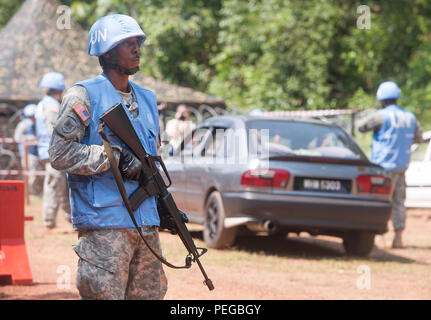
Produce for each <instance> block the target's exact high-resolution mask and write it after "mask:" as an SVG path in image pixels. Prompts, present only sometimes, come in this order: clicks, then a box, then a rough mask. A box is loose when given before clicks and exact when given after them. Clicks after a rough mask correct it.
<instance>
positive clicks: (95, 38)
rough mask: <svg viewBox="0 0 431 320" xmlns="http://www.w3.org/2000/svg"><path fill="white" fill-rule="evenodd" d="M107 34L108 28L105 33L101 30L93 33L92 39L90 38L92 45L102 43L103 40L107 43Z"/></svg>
mask: <svg viewBox="0 0 431 320" xmlns="http://www.w3.org/2000/svg"><path fill="white" fill-rule="evenodd" d="M106 33H107V29H106V28H104V29H103V32H102V31H101V30H99V29H96V30H94V31H93V32H91V38H90V42H91V44H95V43H96V42H100V41H101V40H102V41H106Z"/></svg>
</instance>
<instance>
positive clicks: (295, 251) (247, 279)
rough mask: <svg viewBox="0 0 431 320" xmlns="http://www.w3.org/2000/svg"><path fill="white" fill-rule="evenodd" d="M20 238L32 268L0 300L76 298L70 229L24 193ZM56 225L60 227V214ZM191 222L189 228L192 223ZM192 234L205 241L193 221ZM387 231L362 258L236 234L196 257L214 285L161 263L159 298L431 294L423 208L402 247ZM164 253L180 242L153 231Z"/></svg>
mask: <svg viewBox="0 0 431 320" xmlns="http://www.w3.org/2000/svg"><path fill="white" fill-rule="evenodd" d="M32 201H33V204H32V205H31V206H28V207H26V215H30V216H34V221H30V222H25V237H26V245H27V251H28V256H29V260H30V264H31V269H32V273H33V281H34V283H33V284H32V285H23V286H11V285H3V286H0V299H37V300H39V299H78V298H79V297H78V292H77V290H76V288H75V285H74V279H75V274H76V264H77V256H76V255H75V254H74V252H73V250H72V245H73V244H74V243H75V242H76V239H77V234H76V233H69V234H45V233H44V230H43V225H42V219H41V203H40V201H37V200H34V199H33V200H32ZM58 223H59V225H60V226H63V227H64V226H66V222H65V221H64V219H63V217H62V216H61V215H59V216H58ZM194 228H195V229H194ZM194 228H193V226H191V229H194V230H196V231H195V232H193V234H194V235H195V236H196V237H195V241H196V242H197V245H198V246H205V245H204V243H203V242H202V240H201V233H200V232H198V227H197V226H194ZM392 236H393V233H392V232H391V231H390V232H389V233H387V234H386V235H385V237H380V236H379V237H377V238H376V246H375V248H374V249H373V251H372V253H371V255H370V256H369V257H368V258H362V259H356V258H349V257H345V256H344V251H343V249H342V245H341V240H339V239H337V238H331V237H320V236H319V237H315V238H313V237H310V236H308V235H307V234H305V233H304V234H301V236H300V237H298V236H296V235H289V237H288V238H287V239H281V240H280V239H279V240H276V239H270V238H267V237H252V238H244V239H241V240H239V241H238V242H237V244H235V246H234V247H233V248H231V249H230V250H210V251H209V252H208V253H207V254H206V255H205V256H204V257H203V258H202V260H201V261H202V263H203V264H204V266H205V269H206V271H207V273H208V275H209V276H210V278H211V279H212V280H213V282H214V285H215V287H216V289H215V290H214V291H212V292H209V291H208V289H207V288H206V287H205V286H204V285H203V284H202V280H203V278H202V275H201V273H200V272H199V269H198V268H197V266H193V268H192V269H191V270H172V269H168V268H165V271H166V273H167V276H168V280H169V287H168V292H167V295H166V297H165V298H166V299H180V300H183V299H184V300H194V299H215V300H218V299H246V300H248V299H254V300H262V299H264V300H266V299H274V300H284V299H286V300H287V299H431V277H430V275H431V212H426V211H425V212H419V213H416V212H408V221H407V230H406V232H405V243H406V245H407V248H406V249H396V250H395V249H391V248H390V243H391V240H392ZM161 241H162V244H163V251H164V255H165V256H167V257H168V260H169V258H170V259H171V260H174V261H175V262H178V263H179V264H180V263H182V262H183V257H184V255H183V253H184V251H183V249H182V245H181V243H180V241H179V240H178V239H177V238H176V237H175V236H172V235H170V234H167V233H162V234H161Z"/></svg>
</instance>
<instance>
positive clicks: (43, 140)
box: [35, 96, 60, 160]
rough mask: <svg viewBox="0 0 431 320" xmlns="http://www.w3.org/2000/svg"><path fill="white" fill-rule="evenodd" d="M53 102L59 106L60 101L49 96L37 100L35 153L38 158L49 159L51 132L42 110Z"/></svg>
mask: <svg viewBox="0 0 431 320" xmlns="http://www.w3.org/2000/svg"><path fill="white" fill-rule="evenodd" d="M52 104H55V105H57V106H58V107H60V103H58V101H57V100H55V99H54V98H53V97H51V96H45V97H43V99H42V100H41V101H40V102H39V104H38V105H37V108H36V115H35V118H36V123H35V125H36V134H37V140H38V141H37V153H38V155H39V158H40V160H47V159H49V154H48V149H49V140H50V139H51V132H49V129H48V125H47V124H46V119H45V115H44V110H45V108H46V107H47V106H48V105H52Z"/></svg>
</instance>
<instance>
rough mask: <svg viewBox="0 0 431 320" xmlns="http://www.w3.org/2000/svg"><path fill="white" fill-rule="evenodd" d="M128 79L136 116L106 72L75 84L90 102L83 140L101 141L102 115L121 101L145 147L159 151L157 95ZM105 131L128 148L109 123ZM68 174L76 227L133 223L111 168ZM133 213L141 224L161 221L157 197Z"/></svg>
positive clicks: (129, 185) (131, 186)
mask: <svg viewBox="0 0 431 320" xmlns="http://www.w3.org/2000/svg"><path fill="white" fill-rule="evenodd" d="M129 83H130V85H131V87H132V90H133V91H134V93H135V96H136V99H137V102H138V109H139V114H138V116H137V117H136V118H133V116H132V115H131V114H130V112H129V110H128V109H127V107H125V106H124V103H123V99H122V98H121V97H120V95H119V94H118V92H117V90H116V89H115V88H114V86H113V85H112V84H111V82H110V81H109V80H108V79H107V78H106V76H105V75H104V74H101V75H99V76H97V77H95V78H92V79H89V80H86V81H82V82H79V83H77V84H76V85H81V86H83V87H85V88H86V89H87V92H88V95H89V97H90V103H91V114H90V123H89V126H88V134H87V135H86V136H85V137H84V138H83V139H82V140H81V143H83V144H86V145H89V146H90V145H102V138H101V137H100V135H99V133H98V132H97V129H98V127H99V124H100V120H99V119H100V116H101V115H102V114H103V113H104V112H105V111H107V110H109V109H110V108H111V107H112V106H114V105H115V104H117V103H121V104H122V105H123V108H124V109H125V110H126V113H127V115H128V116H129V119H130V120H131V122H132V124H133V127H134V128H135V131H136V133H137V134H138V137H139V139H140V140H141V143H142V144H143V146H144V148H145V150H146V151H147V152H148V153H151V154H153V155H157V134H158V130H159V128H158V126H159V122H158V111H157V103H156V97H155V95H154V94H153V93H152V92H151V91H150V90H147V89H145V88H142V87H140V86H138V85H136V84H134V83H133V82H130V81H129ZM105 133H106V134H107V136H108V138H109V139H110V141H111V144H112V145H120V146H121V147H123V148H127V147H126V146H125V144H124V143H123V142H121V140H120V139H119V138H118V137H117V136H116V135H114V133H113V132H112V131H111V130H110V129H109V128H108V127H105ZM127 149H128V148H127ZM67 178H68V183H69V192H70V204H71V211H72V224H73V227H74V229H78V230H82V229H100V228H133V227H134V225H133V222H132V219H131V218H130V216H129V214H128V212H127V209H126V207H125V206H124V204H123V200H122V198H121V195H120V192H119V191H118V187H117V184H116V183H115V179H114V176H113V174H112V171H111V170H108V171H105V172H103V173H100V174H95V175H78V174H70V173H69V174H68V175H67ZM124 186H125V188H126V191H127V195H128V196H130V195H131V194H132V193H133V192H134V191H135V190H136V189H137V188H138V187H139V185H138V182H136V181H124ZM134 216H135V219H136V222H137V223H138V226H140V227H141V226H158V225H159V223H160V221H159V215H158V212H157V206H156V200H155V197H151V198H149V199H147V200H145V201H144V202H143V203H142V204H141V205H140V207H139V208H138V209H137V210H136V211H135V212H134Z"/></svg>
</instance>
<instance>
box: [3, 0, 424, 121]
mask: <svg viewBox="0 0 431 320" xmlns="http://www.w3.org/2000/svg"><path fill="white" fill-rule="evenodd" d="M22 2H23V1H22V0H20V1H3V0H0V3H1V6H0V8H1V9H0V24H1V25H3V24H5V23H6V21H7V18H8V17H10V16H11V15H12V14H13V12H15V11H16V10H17V8H18V7H19V5H20V4H21V3H22ZM61 2H62V3H64V4H67V5H70V6H71V7H72V12H73V18H74V19H76V20H77V21H78V22H79V23H80V24H81V25H82V26H83V27H84V28H85V29H86V30H88V29H89V28H90V26H91V24H92V23H93V22H94V21H95V20H96V19H97V18H99V17H101V16H103V15H105V14H108V13H124V14H129V15H131V16H133V17H135V18H136V19H137V20H138V21H139V23H140V25H141V26H142V28H143V30H144V32H145V33H146V34H147V41H146V43H145V47H144V48H143V50H142V51H143V59H142V60H143V61H142V69H143V70H144V72H146V73H148V74H150V75H152V76H154V77H156V78H159V79H163V80H165V81H168V82H171V83H174V84H179V85H183V86H188V87H192V88H195V89H198V90H201V91H206V92H209V93H212V94H215V95H219V96H222V97H224V98H225V99H226V100H227V102H228V105H232V106H237V107H241V108H247V109H251V108H260V109H267V110H275V109H277V110H280V109H281V110H289V109H298V108H304V109H320V108H325V109H326V108H358V109H365V108H370V107H374V108H376V107H378V103H377V102H376V101H375V99H374V96H375V91H376V89H377V86H378V84H379V83H380V82H382V81H386V80H393V81H396V82H397V83H398V84H399V85H400V87H401V89H402V92H403V96H402V98H401V100H400V105H402V106H405V107H406V108H408V109H409V110H411V111H413V112H415V114H416V115H418V116H419V118H420V119H421V120H422V122H423V123H424V125H425V127H429V126H428V125H427V124H428V123H429V124H430V125H431V112H430V111H429V108H428V104H429V103H430V102H431V82H430V75H431V54H430V53H431V34H430V32H429V30H431V28H430V27H431V0H409V1H407V0H392V1H376V0H374V1H363V0H361V1H357V0H314V1H299V0H290V1H288V0H265V1H263V0H252V1H241V0H207V1H205V0H163V1H162V0H134V1H132V0H122V1H120V0H90V1H76V0H63V1H61ZM360 5H367V6H368V7H369V8H370V12H371V20H370V22H371V24H370V29H359V28H358V27H357V24H356V22H357V19H358V18H359V14H358V13H357V8H358V7H359V6H360Z"/></svg>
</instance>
